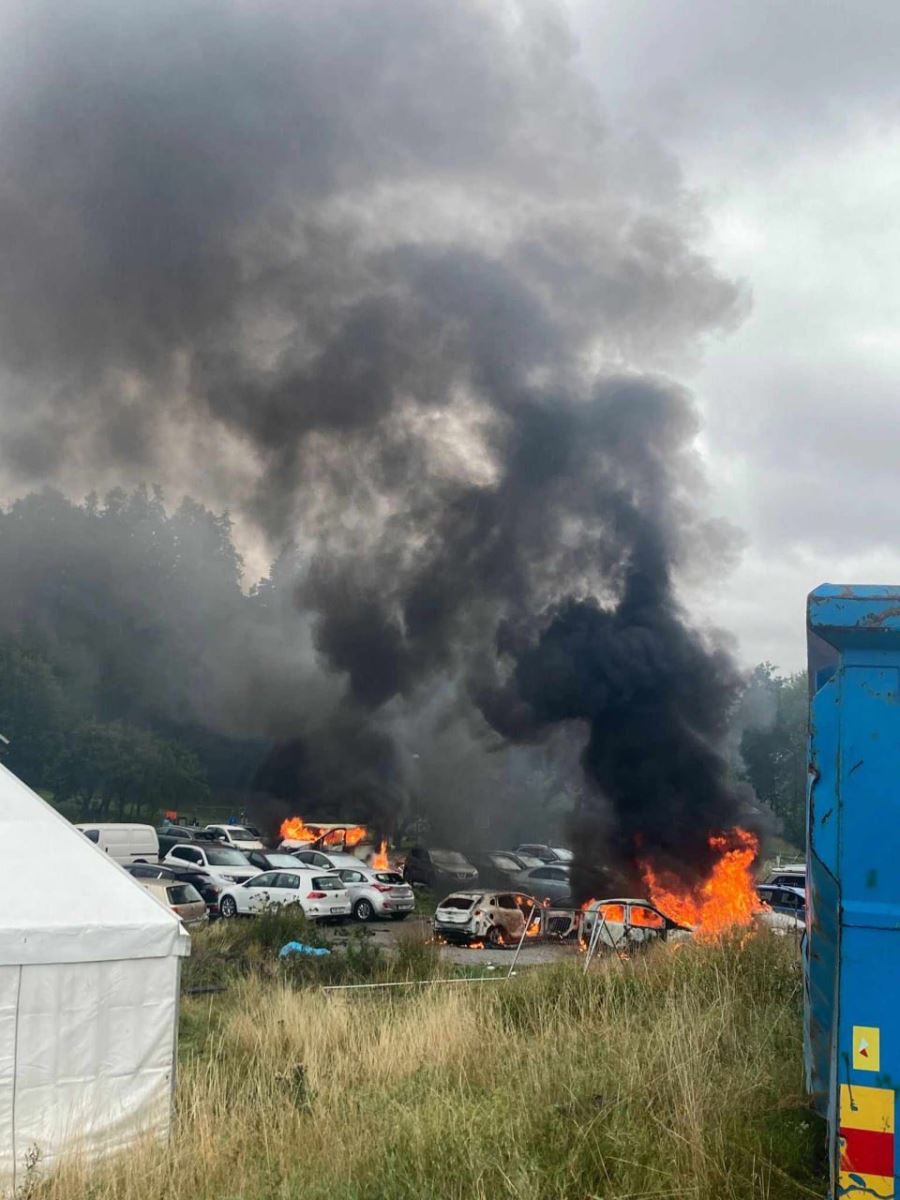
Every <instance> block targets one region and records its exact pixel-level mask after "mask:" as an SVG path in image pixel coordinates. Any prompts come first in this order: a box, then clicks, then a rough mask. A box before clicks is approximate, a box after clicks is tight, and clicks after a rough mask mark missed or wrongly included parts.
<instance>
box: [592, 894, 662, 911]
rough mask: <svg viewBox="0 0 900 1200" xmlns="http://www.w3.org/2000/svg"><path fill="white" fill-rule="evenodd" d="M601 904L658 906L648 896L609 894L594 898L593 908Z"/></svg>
mask: <svg viewBox="0 0 900 1200" xmlns="http://www.w3.org/2000/svg"><path fill="white" fill-rule="evenodd" d="M599 904H643V905H644V907H645V908H656V905H655V904H654V903H653V901H652V900H648V899H647V898H646V896H608V897H604V898H603V899H602V900H594V901H593V902H592V904H591V908H593V907H594V906H595V905H599ZM588 911H590V910H588ZM657 912H659V909H657ZM663 916H665V913H663Z"/></svg>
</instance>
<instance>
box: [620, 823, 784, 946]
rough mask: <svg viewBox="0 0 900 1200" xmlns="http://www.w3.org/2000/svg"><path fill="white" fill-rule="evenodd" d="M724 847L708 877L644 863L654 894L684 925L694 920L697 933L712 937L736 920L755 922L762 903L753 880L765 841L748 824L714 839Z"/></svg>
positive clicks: (717, 847) (711, 842) (718, 846)
mask: <svg viewBox="0 0 900 1200" xmlns="http://www.w3.org/2000/svg"><path fill="white" fill-rule="evenodd" d="M709 845H710V846H711V847H712V848H713V849H714V850H719V851H721V853H720V855H719V858H718V860H717V861H716V863H715V865H714V867H713V869H712V871H711V872H710V875H709V877H708V879H706V880H705V881H704V882H703V883H700V884H694V885H691V884H687V883H685V882H684V881H683V880H681V879H679V878H678V877H677V876H675V875H674V874H671V873H665V874H657V873H656V872H655V871H654V870H653V867H652V866H651V865H650V864H649V863H643V864H642V870H643V875H644V881H645V883H646V884H647V888H648V890H649V892H650V899H651V900H652V901H653V903H654V904H655V905H656V907H657V908H658V909H660V911H661V912H664V913H665V914H666V915H667V916H668V917H671V919H672V920H673V921H677V922H678V924H679V925H689V926H691V927H692V928H693V930H694V933H695V935H697V936H699V937H701V938H704V937H707V938H712V937H716V936H717V935H719V934H721V933H722V932H724V930H726V929H729V928H731V927H732V926H735V925H749V924H750V922H751V921H752V919H753V914H754V913H756V912H759V911H760V910H761V908H762V905H761V904H760V901H759V898H758V896H757V894H756V889H755V887H754V880H753V864H754V862H755V861H756V857H757V854H758V852H759V841H758V840H757V838H756V837H755V836H754V835H753V834H752V833H750V832H748V831H747V830H746V829H732V830H731V831H730V833H728V834H727V835H722V834H717V835H715V836H713V837H711V838H710V839H709Z"/></svg>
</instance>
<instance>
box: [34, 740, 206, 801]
mask: <svg viewBox="0 0 900 1200" xmlns="http://www.w3.org/2000/svg"><path fill="white" fill-rule="evenodd" d="M54 785H55V786H54V791H55V793H56V796H57V798H58V799H59V800H61V801H64V800H70V801H74V802H75V803H76V804H77V805H78V806H79V807H80V808H81V810H82V811H83V813H84V815H85V816H86V817H87V818H88V819H91V820H106V819H115V820H119V821H122V820H125V819H126V818H129V817H131V818H142V819H146V820H152V819H154V818H156V817H157V816H158V815H159V813H160V812H162V811H163V810H165V809H167V808H176V809H177V808H187V807H190V806H192V805H200V804H203V803H204V802H205V801H206V799H207V798H208V794H209V787H208V784H207V782H206V778H205V776H204V773H203V769H202V767H201V766H200V763H199V761H198V759H197V758H196V756H195V755H194V754H192V753H191V752H190V751H189V750H185V749H184V748H183V747H182V746H179V745H178V744H177V743H176V742H173V741H170V740H168V739H167V738H162V737H159V736H158V735H157V734H154V733H151V732H149V731H148V730H145V729H137V728H135V727H134V726H131V725H126V724H124V723H123V722H118V721H116V722H108V723H104V722H101V721H87V722H84V723H83V724H81V725H79V726H78V727H76V728H75V729H74V730H73V731H72V733H71V735H70V737H69V739H68V741H67V745H66V749H65V751H64V752H63V754H62V755H61V756H60V759H59V762H58V764H57V768H56V773H55V780H54Z"/></svg>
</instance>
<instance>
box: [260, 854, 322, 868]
mask: <svg viewBox="0 0 900 1200" xmlns="http://www.w3.org/2000/svg"><path fill="white" fill-rule="evenodd" d="M244 854H246V856H247V859H248V860H249V861H250V862H251V863H252V864H253V866H254V867H259V869H260V870H261V871H277V870H278V868H279V867H284V868H285V869H286V870H289V871H293V870H296V867H297V862H298V859H297V857H296V855H295V854H288V852H287V851H286V850H245V851H244ZM318 865H319V866H321V863H320V864H318Z"/></svg>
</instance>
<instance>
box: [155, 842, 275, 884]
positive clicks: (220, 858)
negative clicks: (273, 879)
mask: <svg viewBox="0 0 900 1200" xmlns="http://www.w3.org/2000/svg"><path fill="white" fill-rule="evenodd" d="M163 862H164V863H165V864H166V866H170V867H172V866H174V867H182V866H184V865H185V864H187V865H188V866H189V867H200V868H201V869H203V870H204V871H207V872H208V873H209V874H210V875H212V876H213V878H215V879H221V880H223V881H224V882H225V883H243V882H244V880H246V879H252V878H253V876H254V875H259V873H260V872H259V868H258V867H253V866H251V865H250V863H249V862H248V860H247V856H246V855H245V854H244V853H242V851H240V850H236V849H235V848H234V846H225V845H222V844H221V843H218V842H188V843H184V844H182V843H179V844H178V845H177V846H173V847H172V849H171V850H170V851H169V853H168V854H167V855H166V857H165V858H164V859H163Z"/></svg>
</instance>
